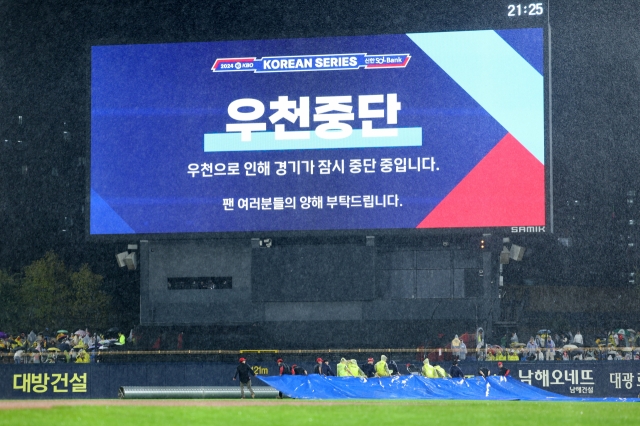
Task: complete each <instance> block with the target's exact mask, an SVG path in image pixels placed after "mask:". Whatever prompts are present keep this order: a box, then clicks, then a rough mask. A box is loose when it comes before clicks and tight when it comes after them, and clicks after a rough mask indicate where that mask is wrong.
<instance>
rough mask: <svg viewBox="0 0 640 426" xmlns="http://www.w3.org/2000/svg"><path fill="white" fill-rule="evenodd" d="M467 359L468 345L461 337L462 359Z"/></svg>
mask: <svg viewBox="0 0 640 426" xmlns="http://www.w3.org/2000/svg"><path fill="white" fill-rule="evenodd" d="M465 359H467V345H465V344H464V340H462V339H460V357H459V360H460V361H464V360H465Z"/></svg>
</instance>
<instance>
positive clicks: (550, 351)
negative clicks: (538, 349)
mask: <svg viewBox="0 0 640 426" xmlns="http://www.w3.org/2000/svg"><path fill="white" fill-rule="evenodd" d="M546 346H547V347H546V353H545V356H546V358H545V359H546V360H547V361H553V358H554V357H555V355H556V344H555V342H554V341H553V340H552V339H551V336H547V345H546Z"/></svg>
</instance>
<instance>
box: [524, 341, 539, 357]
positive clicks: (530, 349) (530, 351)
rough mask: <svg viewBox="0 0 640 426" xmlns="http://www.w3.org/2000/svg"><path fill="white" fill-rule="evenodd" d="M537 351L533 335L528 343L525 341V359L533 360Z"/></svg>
mask: <svg viewBox="0 0 640 426" xmlns="http://www.w3.org/2000/svg"><path fill="white" fill-rule="evenodd" d="M537 351H538V345H537V344H536V341H535V339H534V338H533V336H531V338H530V339H529V343H527V356H526V358H527V360H529V361H533V360H535V359H536V352H537Z"/></svg>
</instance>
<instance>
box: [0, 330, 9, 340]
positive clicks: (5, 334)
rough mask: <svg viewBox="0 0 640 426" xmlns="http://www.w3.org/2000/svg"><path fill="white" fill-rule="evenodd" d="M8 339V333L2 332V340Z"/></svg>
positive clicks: (0, 336) (0, 337)
mask: <svg viewBox="0 0 640 426" xmlns="http://www.w3.org/2000/svg"><path fill="white" fill-rule="evenodd" d="M7 337H9V335H8V334H7V333H5V332H4V331H0V339H6V338H7Z"/></svg>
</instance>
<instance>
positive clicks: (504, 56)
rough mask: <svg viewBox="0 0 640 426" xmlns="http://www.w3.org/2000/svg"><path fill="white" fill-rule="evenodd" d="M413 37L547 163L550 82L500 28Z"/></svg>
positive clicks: (411, 36)
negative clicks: (546, 91)
mask: <svg viewBox="0 0 640 426" xmlns="http://www.w3.org/2000/svg"><path fill="white" fill-rule="evenodd" d="M407 35H408V37H409V38H410V39H411V40H413V42H414V43H415V44H417V45H418V47H420V49H422V50H423V51H424V52H425V53H426V54H427V55H428V56H429V57H430V58H431V59H433V61H434V62H435V63H436V64H438V66H440V68H442V69H443V70H444V72H446V73H447V74H448V75H449V76H450V77H451V78H452V79H453V80H454V81H455V82H456V83H458V84H459V85H460V87H462V88H463V89H464V90H465V91H466V92H467V93H468V94H469V95H470V96H471V97H472V98H473V99H475V101H476V102H478V103H479V104H480V106H482V107H483V108H484V109H485V110H486V111H487V112H488V113H489V114H491V116H492V117H494V118H495V119H496V120H497V121H498V123H500V124H501V125H502V126H503V127H504V128H505V129H507V131H508V132H509V133H511V134H512V135H513V136H514V137H515V138H516V139H517V140H518V141H520V143H522V145H524V146H525V147H526V148H527V149H528V150H529V152H531V153H532V154H533V155H534V156H535V157H536V158H537V159H538V160H540V162H541V163H543V164H544V81H543V78H542V75H540V73H539V72H538V71H536V70H535V68H533V67H532V66H531V65H529V63H528V62H527V61H526V60H524V58H522V56H520V55H519V54H518V53H517V52H516V51H515V50H513V48H512V47H511V46H509V44H508V43H507V42H506V41H504V40H503V39H502V38H501V37H500V36H499V35H498V34H497V33H496V32H495V31H460V32H445V33H425V34H407ZM540 49H542V46H540Z"/></svg>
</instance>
